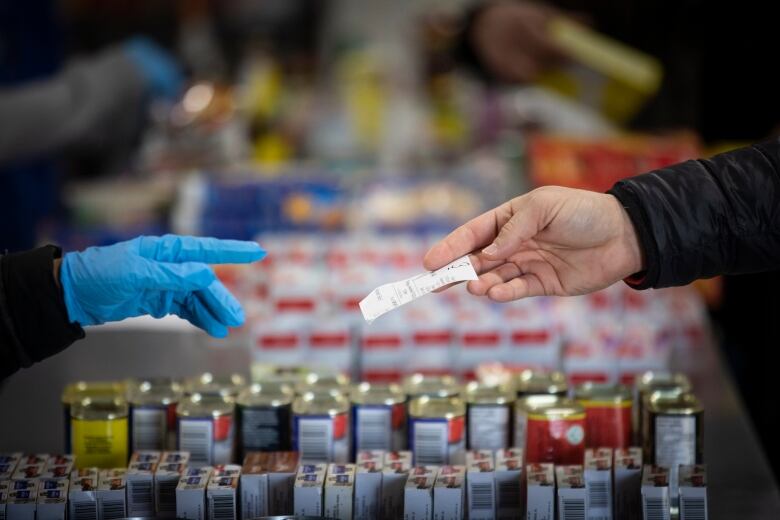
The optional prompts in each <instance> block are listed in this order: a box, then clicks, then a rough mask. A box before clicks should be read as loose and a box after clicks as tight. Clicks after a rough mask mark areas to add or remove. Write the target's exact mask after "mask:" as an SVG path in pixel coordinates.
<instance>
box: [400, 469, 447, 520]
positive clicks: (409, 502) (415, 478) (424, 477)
mask: <svg viewBox="0 0 780 520" xmlns="http://www.w3.org/2000/svg"><path fill="white" fill-rule="evenodd" d="M438 473H439V467H438V466H415V467H413V468H412V469H411V470H409V477H408V478H407V480H406V486H405V487H404V520H432V519H433V485H434V484H435V483H436V476H437V475H438Z"/></svg>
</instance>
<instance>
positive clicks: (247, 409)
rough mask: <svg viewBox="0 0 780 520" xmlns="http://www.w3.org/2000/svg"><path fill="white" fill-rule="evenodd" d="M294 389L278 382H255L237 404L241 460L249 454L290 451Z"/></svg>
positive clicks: (240, 395)
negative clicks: (254, 452)
mask: <svg viewBox="0 0 780 520" xmlns="http://www.w3.org/2000/svg"><path fill="white" fill-rule="evenodd" d="M293 397H294V392H293V388H292V386H290V385H289V384H285V383H277V382H275V381H271V382H265V383H255V384H253V385H250V386H249V387H247V388H246V389H244V390H243V391H242V392H241V393H240V394H239V395H238V400H237V402H236V423H237V427H236V433H237V445H238V453H239V460H244V457H245V456H246V454H247V452H250V451H289V450H290V434H291V427H292V402H293Z"/></svg>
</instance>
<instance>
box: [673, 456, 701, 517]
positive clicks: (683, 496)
mask: <svg viewBox="0 0 780 520" xmlns="http://www.w3.org/2000/svg"><path fill="white" fill-rule="evenodd" d="M679 471H680V473H679V474H680V520H693V519H697V520H707V466H705V465H704V464H693V465H685V464H681V465H680V470H679Z"/></svg>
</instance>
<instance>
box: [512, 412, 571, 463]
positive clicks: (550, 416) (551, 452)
mask: <svg viewBox="0 0 780 520" xmlns="http://www.w3.org/2000/svg"><path fill="white" fill-rule="evenodd" d="M527 411H528V422H527V426H526V428H527V431H526V441H525V454H526V455H525V456H526V462H527V463H529V464H532V463H542V462H552V463H554V464H582V461H583V460H584V457H585V409H584V408H583V407H582V406H581V405H580V404H578V403H577V402H575V401H572V400H571V399H566V398H561V397H559V398H556V399H554V400H552V401H546V402H544V401H542V402H536V403H534V404H531V405H529V406H528V408H527Z"/></svg>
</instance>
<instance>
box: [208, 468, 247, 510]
mask: <svg viewBox="0 0 780 520" xmlns="http://www.w3.org/2000/svg"><path fill="white" fill-rule="evenodd" d="M240 478H241V466H238V465H235V464H220V465H218V466H214V473H212V475H211V478H210V479H209V484H208V486H207V487H206V503H207V505H208V506H207V507H208V509H207V510H208V517H209V519H210V520H234V519H235V518H236V517H237V513H238V483H239V480H240Z"/></svg>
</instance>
